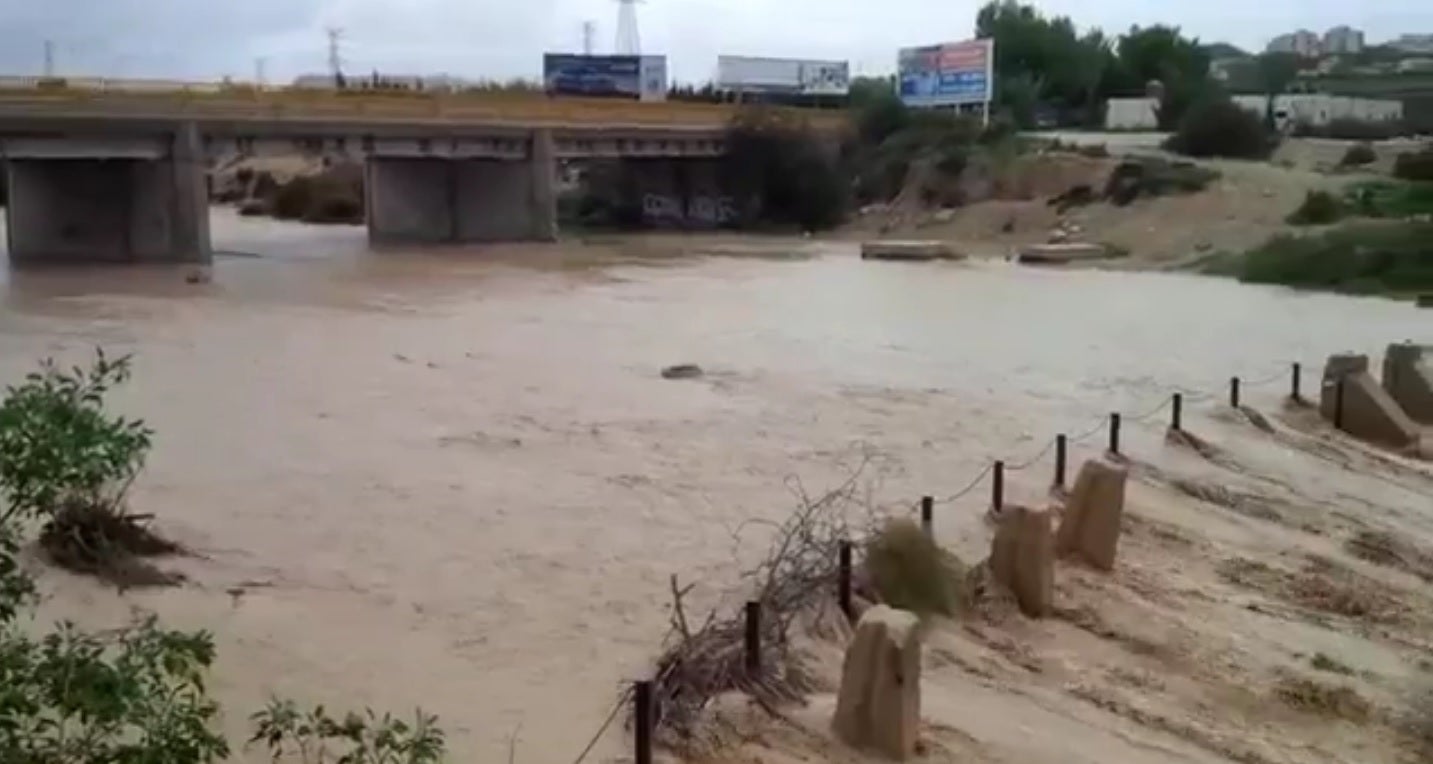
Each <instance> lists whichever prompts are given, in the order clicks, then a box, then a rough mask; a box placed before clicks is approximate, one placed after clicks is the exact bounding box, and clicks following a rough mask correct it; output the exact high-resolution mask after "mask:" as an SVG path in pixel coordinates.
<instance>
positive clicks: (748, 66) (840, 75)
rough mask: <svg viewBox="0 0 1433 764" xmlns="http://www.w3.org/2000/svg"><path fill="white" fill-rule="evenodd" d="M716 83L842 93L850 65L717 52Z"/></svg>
mask: <svg viewBox="0 0 1433 764" xmlns="http://www.w3.org/2000/svg"><path fill="white" fill-rule="evenodd" d="M717 85H718V86H719V87H721V88H724V89H726V90H743V91H749V92H767V93H800V94H803V95H845V94H846V93H847V92H848V91H849V90H850V89H851V66H850V64H848V63H847V62H845V61H812V60H807V59H799V58H760V57H756V56H721V57H719V58H717Z"/></svg>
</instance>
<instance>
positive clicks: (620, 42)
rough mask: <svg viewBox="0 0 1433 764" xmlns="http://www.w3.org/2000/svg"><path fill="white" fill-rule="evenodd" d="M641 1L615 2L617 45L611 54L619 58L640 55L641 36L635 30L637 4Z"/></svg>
mask: <svg viewBox="0 0 1433 764" xmlns="http://www.w3.org/2000/svg"><path fill="white" fill-rule="evenodd" d="M639 2H641V0H617V43H616V45H615V46H614V47H613V52H614V53H616V54H617V55H619V56H638V55H641V54H642V35H641V33H640V32H639V31H638V30H637V3H639Z"/></svg>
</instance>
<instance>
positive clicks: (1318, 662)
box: [1309, 653, 1353, 676]
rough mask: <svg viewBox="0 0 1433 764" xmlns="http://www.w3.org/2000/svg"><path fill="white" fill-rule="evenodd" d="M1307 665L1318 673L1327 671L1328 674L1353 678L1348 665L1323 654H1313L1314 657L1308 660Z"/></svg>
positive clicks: (1351, 670)
mask: <svg viewBox="0 0 1433 764" xmlns="http://www.w3.org/2000/svg"><path fill="white" fill-rule="evenodd" d="M1309 665H1311V666H1313V667H1314V668H1316V669H1318V670H1319V671H1327V672H1329V673H1330V674H1343V675H1344V676H1353V669H1351V668H1349V667H1348V664H1346V663H1344V662H1343V661H1341V660H1339V659H1337V658H1334V657H1332V656H1330V655H1327V654H1325V653H1317V654H1315V655H1314V657H1313V658H1312V659H1310V660H1309Z"/></svg>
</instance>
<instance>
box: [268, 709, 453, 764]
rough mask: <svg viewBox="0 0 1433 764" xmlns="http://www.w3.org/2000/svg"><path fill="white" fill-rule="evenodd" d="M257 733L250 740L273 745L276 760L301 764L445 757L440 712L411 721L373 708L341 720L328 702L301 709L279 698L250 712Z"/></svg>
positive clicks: (378, 763)
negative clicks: (438, 723) (332, 712)
mask: <svg viewBox="0 0 1433 764" xmlns="http://www.w3.org/2000/svg"><path fill="white" fill-rule="evenodd" d="M249 719H250V721H251V722H252V723H253V727H254V734H253V736H252V737H250V738H249V744H250V745H254V744H260V745H262V746H263V747H264V748H266V749H268V752H269V757H270V759H271V760H272V761H276V762H277V761H285V760H296V761H298V762H299V763H300V764H329V762H333V763H334V764H435V762H439V761H442V759H443V753H444V748H445V742H444V736H443V730H442V729H440V728H439V727H438V726H437V721H438V719H437V717H435V716H430V715H427V714H424V713H423V712H422V711H421V710H419V711H417V712H415V714H414V720H413V723H412V724H411V725H410V724H409V723H408V722H405V721H403V720H401V719H395V718H393V716H391V715H389V714H384V715H383V716H381V717H380V716H378V715H377V714H375V713H374V712H373V711H372V710H371V709H369V710H367V711H365V712H364V714H362V715H360V714H357V713H354V712H349V713H347V714H345V715H344V716H343V717H342V718H341V719H340V718H337V717H334V716H331V715H329V713H328V712H327V711H325V710H324V707H323V706H317V707H315V708H314V709H313V710H311V711H307V712H300V711H299V709H298V706H296V705H295V704H294V702H293V701H290V700H280V699H277V698H276V699H274V700H272V701H270V702H269V705H268V706H267V707H265V708H264V709H263V710H261V711H258V712H257V713H255V714H254V715H253V716H251V717H249Z"/></svg>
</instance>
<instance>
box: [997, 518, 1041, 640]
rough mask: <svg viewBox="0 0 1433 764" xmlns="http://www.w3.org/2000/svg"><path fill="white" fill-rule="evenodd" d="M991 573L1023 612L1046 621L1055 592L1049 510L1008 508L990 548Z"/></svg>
mask: <svg viewBox="0 0 1433 764" xmlns="http://www.w3.org/2000/svg"><path fill="white" fill-rule="evenodd" d="M990 574H991V576H992V577H993V578H994V579H995V580H996V581H997V582H999V583H1000V584H1001V585H1002V586H1004V587H1005V588H1007V589H1009V590H1010V591H1011V592H1012V593H1013V594H1014V595H1015V601H1016V602H1018V603H1019V604H1020V610H1021V612H1023V613H1025V615H1028V616H1030V617H1031V618H1043V617H1045V616H1046V615H1048V614H1049V612H1050V605H1051V603H1052V602H1053V600H1054V591H1055V537H1054V536H1053V535H1052V534H1051V533H1050V511H1049V510H1038V511H1037V510H1033V509H1030V508H1028V507H1017V506H1007V507H1006V508H1005V511H1004V512H1002V513H1001V514H1000V527H999V528H997V529H996V531H995V541H994V542H993V543H992V544H991V546H990Z"/></svg>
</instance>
